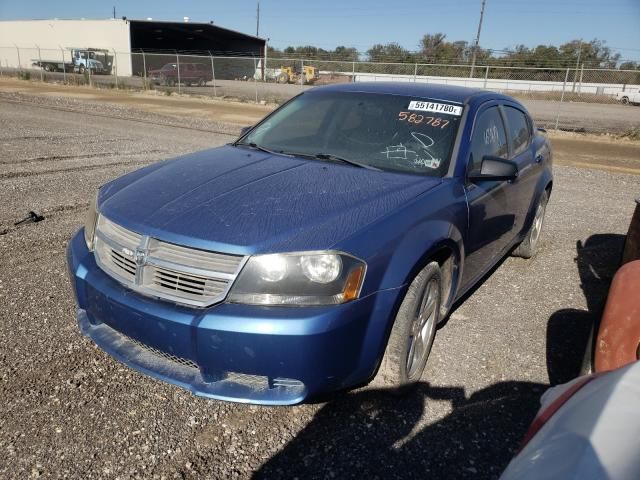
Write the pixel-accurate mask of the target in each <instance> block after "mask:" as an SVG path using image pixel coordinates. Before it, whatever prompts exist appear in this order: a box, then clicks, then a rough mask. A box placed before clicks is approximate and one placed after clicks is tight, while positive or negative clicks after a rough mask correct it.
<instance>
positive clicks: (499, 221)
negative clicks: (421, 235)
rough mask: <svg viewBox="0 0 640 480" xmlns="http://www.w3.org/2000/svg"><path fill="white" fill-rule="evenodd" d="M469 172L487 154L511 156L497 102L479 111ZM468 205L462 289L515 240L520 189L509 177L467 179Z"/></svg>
mask: <svg viewBox="0 0 640 480" xmlns="http://www.w3.org/2000/svg"><path fill="white" fill-rule="evenodd" d="M470 150H471V154H470V156H469V159H468V165H467V174H468V173H469V172H472V171H475V170H479V169H480V165H481V163H482V158H483V157H484V156H485V155H491V156H495V157H501V158H504V159H507V158H508V157H509V143H508V139H507V132H506V128H505V124H504V120H503V114H502V112H501V110H500V106H499V104H498V103H497V102H491V103H489V104H488V105H487V106H485V107H483V108H482V109H481V110H479V112H478V114H477V115H476V118H475V122H474V127H473V133H472V134H471V149H470ZM465 189H466V193H467V202H468V204H469V228H468V231H467V241H466V242H465V247H466V258H465V262H464V271H463V286H464V287H463V288H466V286H468V285H470V284H471V283H474V282H475V281H476V280H477V278H478V277H479V276H480V275H481V274H483V273H484V272H486V270H487V269H488V268H489V267H490V266H491V265H493V264H494V263H495V262H496V261H497V259H498V257H499V256H500V255H502V254H503V253H504V251H505V249H506V248H507V246H508V245H509V244H510V242H511V241H512V240H513V238H514V236H515V233H514V226H515V225H516V222H517V214H516V208H514V207H515V206H516V205H517V203H518V202H517V189H516V188H515V185H514V182H511V181H507V180H474V181H473V182H472V181H470V180H467V181H466V186H465Z"/></svg>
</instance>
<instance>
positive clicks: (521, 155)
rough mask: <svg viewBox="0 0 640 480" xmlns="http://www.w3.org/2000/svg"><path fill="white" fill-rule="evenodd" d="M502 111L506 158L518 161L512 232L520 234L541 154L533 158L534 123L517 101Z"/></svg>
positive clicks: (534, 155) (537, 174) (524, 222)
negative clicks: (514, 219)
mask: <svg viewBox="0 0 640 480" xmlns="http://www.w3.org/2000/svg"><path fill="white" fill-rule="evenodd" d="M501 109H502V113H503V116H504V120H505V123H506V128H507V140H508V142H509V152H510V153H509V159H510V160H512V161H514V162H516V163H517V164H518V178H517V179H516V180H515V181H514V182H513V184H512V186H513V189H514V190H516V191H515V194H514V196H513V198H514V200H515V201H516V203H515V204H514V205H513V206H514V207H515V214H516V221H515V225H514V229H515V232H514V233H520V232H521V231H522V229H523V228H524V227H525V226H526V219H527V214H528V213H529V211H530V209H531V207H532V203H533V200H534V199H533V196H534V193H535V188H536V181H537V179H538V177H539V176H540V173H541V171H542V163H541V160H542V157H540V158H538V159H536V151H535V149H536V147H535V145H534V144H533V125H532V122H531V121H530V119H529V116H528V115H527V114H526V113H525V112H524V110H522V109H521V108H519V107H518V106H517V104H508V103H505V104H504V105H503V106H502V107H501Z"/></svg>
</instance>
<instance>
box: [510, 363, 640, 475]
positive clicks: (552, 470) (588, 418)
mask: <svg viewBox="0 0 640 480" xmlns="http://www.w3.org/2000/svg"><path fill="white" fill-rule="evenodd" d="M541 404H542V407H541V408H540V411H539V412H538V414H537V416H536V418H535V419H534V420H533V423H532V424H531V427H530V428H529V431H528V432H527V434H526V435H525V438H524V440H523V446H522V449H521V451H520V453H518V455H516V457H515V458H514V459H513V460H511V463H509V465H508V466H507V468H506V470H505V471H504V473H503V474H502V476H501V477H500V480H540V479H549V480H556V479H558V480H560V479H562V480H565V479H576V480H577V479H580V480H637V479H638V478H640V455H639V454H638V452H640V415H639V414H638V409H639V408H640V362H634V363H632V364H629V365H627V366H626V367H622V368H619V369H617V370H612V371H610V372H607V373H604V374H592V375H588V376H583V377H578V378H577V379H574V380H572V381H571V382H569V383H566V384H564V385H558V386H556V387H553V388H551V389H549V390H547V391H546V392H545V393H544V395H543V396H542V399H541Z"/></svg>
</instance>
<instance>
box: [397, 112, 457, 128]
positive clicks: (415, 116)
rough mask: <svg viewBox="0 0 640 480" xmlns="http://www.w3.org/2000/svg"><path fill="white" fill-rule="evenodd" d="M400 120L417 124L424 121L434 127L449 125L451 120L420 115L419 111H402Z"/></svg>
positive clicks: (399, 115)
mask: <svg viewBox="0 0 640 480" xmlns="http://www.w3.org/2000/svg"><path fill="white" fill-rule="evenodd" d="M398 120H400V121H402V122H405V121H406V122H409V123H415V124H416V125H420V124H422V123H424V124H425V125H431V126H432V127H440V128H444V127H446V126H447V125H449V123H450V122H449V120H445V119H444V118H440V117H428V116H424V115H420V114H419V113H411V112H400V113H398Z"/></svg>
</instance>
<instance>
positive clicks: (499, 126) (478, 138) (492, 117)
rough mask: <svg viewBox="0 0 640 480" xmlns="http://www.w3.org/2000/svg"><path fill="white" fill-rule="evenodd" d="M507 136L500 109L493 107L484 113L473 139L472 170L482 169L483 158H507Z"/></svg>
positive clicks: (475, 128)
mask: <svg viewBox="0 0 640 480" xmlns="http://www.w3.org/2000/svg"><path fill="white" fill-rule="evenodd" d="M508 152H509V150H508V148H507V136H506V134H505V130H504V123H503V122H502V117H501V116H500V111H499V110H498V107H491V108H488V109H487V110H485V111H484V112H482V113H481V114H480V115H479V116H478V118H477V119H476V124H475V127H474V129H473V136H472V138H471V159H470V161H471V170H478V169H480V164H481V163H482V157H484V156H485V155H492V156H494V157H502V158H507V155H508Z"/></svg>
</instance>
